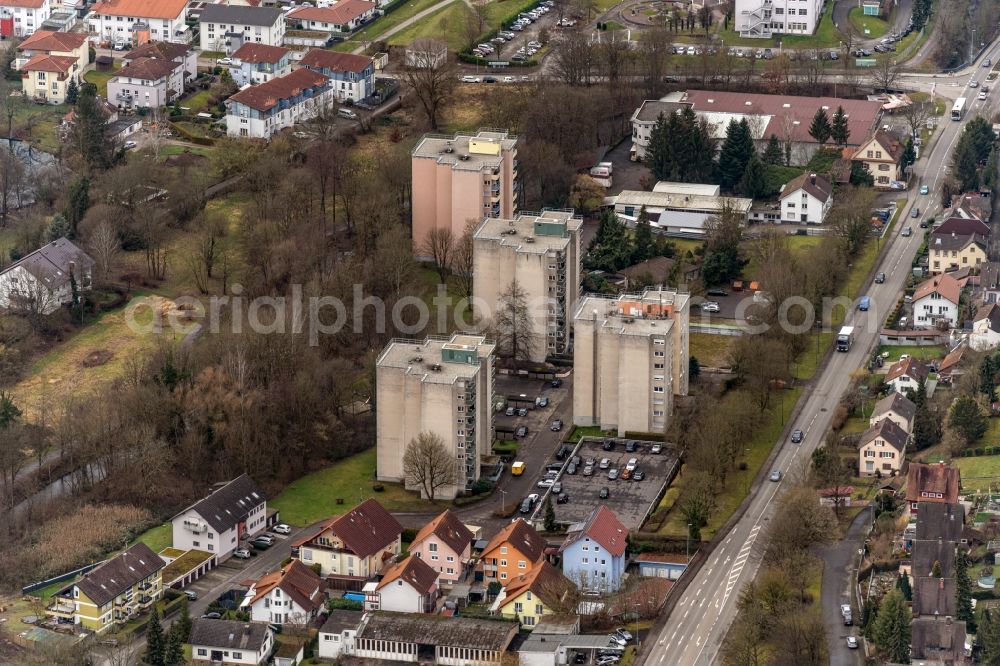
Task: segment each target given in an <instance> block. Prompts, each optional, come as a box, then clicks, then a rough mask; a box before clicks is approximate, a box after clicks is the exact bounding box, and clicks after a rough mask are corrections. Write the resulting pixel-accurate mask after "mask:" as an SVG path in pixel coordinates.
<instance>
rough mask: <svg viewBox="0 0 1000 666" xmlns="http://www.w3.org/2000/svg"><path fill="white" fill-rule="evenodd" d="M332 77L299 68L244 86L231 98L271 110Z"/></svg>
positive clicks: (232, 100)
mask: <svg viewBox="0 0 1000 666" xmlns="http://www.w3.org/2000/svg"><path fill="white" fill-rule="evenodd" d="M329 81H330V79H328V78H326V77H325V76H323V75H322V74H317V73H316V72H314V71H312V70H309V69H305V68H303V69H297V70H295V71H294V72H292V73H291V74H286V75H285V76H279V77H278V78H276V79H271V80H270V81H265V82H264V83H259V84H257V85H255V86H250V87H249V88H244V89H243V90H241V91H239V92H238V93H236V94H235V95H233V96H232V97H230V98H229V101H231V102H238V103H240V104H244V105H246V106H249V107H250V108H251V109H256V110H257V111H269V110H271V109H272V108H274V107H276V106H278V103H279V102H280V101H281V100H283V99H290V98H292V97H295V96H296V95H300V94H302V92H303V91H304V90H307V89H309V88H315V87H317V86H322V85H326V84H328V83H329Z"/></svg>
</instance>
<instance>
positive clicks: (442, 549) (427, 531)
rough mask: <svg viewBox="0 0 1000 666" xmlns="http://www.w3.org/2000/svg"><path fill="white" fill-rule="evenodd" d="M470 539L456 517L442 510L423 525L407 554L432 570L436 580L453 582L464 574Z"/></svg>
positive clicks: (469, 535) (468, 532)
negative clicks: (435, 574)
mask: <svg viewBox="0 0 1000 666" xmlns="http://www.w3.org/2000/svg"><path fill="white" fill-rule="evenodd" d="M473 538H474V536H473V534H472V532H471V531H470V530H469V528H468V527H466V526H465V525H463V524H462V521H461V520H459V519H458V516H456V515H455V514H453V513H452V512H451V511H445V512H444V513H442V514H441V515H439V516H438V517H437V518H435V519H434V520H432V521H431V522H429V523H427V524H426V525H424V527H423V529H421V530H420V531H419V532H418V533H417V536H416V538H414V539H413V543H411V544H410V548H409V552H410V554H411V555H413V556H415V557H417V558H419V559H421V560H423V561H424V562H426V563H427V564H428V565H429V566H430V567H431V568H432V569H434V571H436V572H437V574H438V579H439V580H441V581H451V582H454V581H457V580H459V579H461V578H462V577H463V576H464V575H465V563H466V562H468V561H469V558H470V556H471V551H472V540H473Z"/></svg>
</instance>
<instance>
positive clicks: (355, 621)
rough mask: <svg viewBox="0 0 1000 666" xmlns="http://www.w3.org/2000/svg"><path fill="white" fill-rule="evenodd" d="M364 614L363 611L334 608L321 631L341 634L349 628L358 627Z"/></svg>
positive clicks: (322, 632)
mask: <svg viewBox="0 0 1000 666" xmlns="http://www.w3.org/2000/svg"><path fill="white" fill-rule="evenodd" d="M364 616H365V614H364V613H362V612H361V611H351V610H343V609H334V610H332V611H330V614H329V615H328V616H327V617H326V622H324V623H323V626H322V628H320V630H319V633H321V634H339V633H341V632H343V631H345V630H347V629H357V628H358V625H360V624H361V620H362V619H363V618H364Z"/></svg>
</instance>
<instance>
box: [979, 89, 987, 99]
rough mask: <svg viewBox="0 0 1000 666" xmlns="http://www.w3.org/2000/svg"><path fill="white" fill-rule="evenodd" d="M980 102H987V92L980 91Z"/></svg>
mask: <svg viewBox="0 0 1000 666" xmlns="http://www.w3.org/2000/svg"><path fill="white" fill-rule="evenodd" d="M979 101H980V102H985V101H986V91H984V90H980V91H979Z"/></svg>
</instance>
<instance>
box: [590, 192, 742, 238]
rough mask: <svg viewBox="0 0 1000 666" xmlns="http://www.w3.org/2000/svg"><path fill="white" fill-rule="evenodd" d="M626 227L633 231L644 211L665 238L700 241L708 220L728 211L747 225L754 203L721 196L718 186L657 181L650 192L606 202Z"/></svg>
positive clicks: (631, 193) (622, 194) (629, 193)
mask: <svg viewBox="0 0 1000 666" xmlns="http://www.w3.org/2000/svg"><path fill="white" fill-rule="evenodd" d="M605 202H606V203H607V204H608V205H612V206H614V209H615V213H616V214H617V215H618V217H619V218H620V219H621V220H622V221H624V222H625V223H626V224H627V225H628V226H630V227H634V226H635V222H636V219H637V218H638V217H639V212H640V211H641V210H642V209H643V208H645V209H646V215H648V216H649V223H650V226H652V227H653V230H654V231H658V232H659V233H661V234H663V235H665V236H677V237H680V238H700V237H702V236H704V235H705V233H706V230H707V229H706V223H707V222H708V219H709V218H711V217H713V216H716V215H719V214H721V213H722V212H723V211H724V210H726V209H727V208H728V209H729V210H731V211H733V212H735V213H737V214H739V216H740V220H741V221H742V222H743V223H744V224H746V221H747V218H748V217H749V215H750V207H751V206H752V205H753V199H744V198H741V197H726V196H722V194H721V192H720V189H719V186H718V185H703V184H699V183H672V182H667V181H660V182H658V183H657V184H656V185H654V186H653V191H652V192H644V191H639V190H623V191H622V192H620V193H619V194H618V195H617V196H615V197H609V198H608V199H606V200H605Z"/></svg>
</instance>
